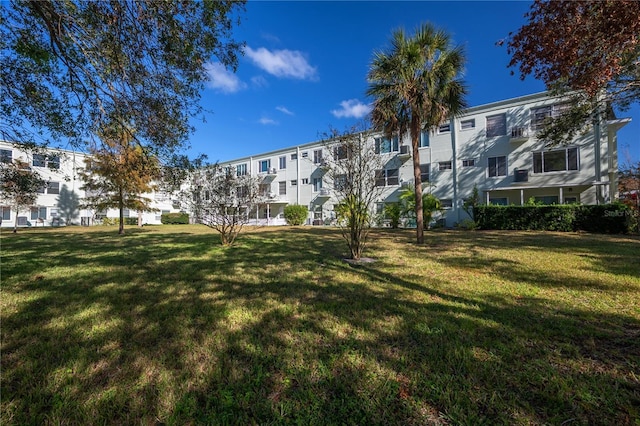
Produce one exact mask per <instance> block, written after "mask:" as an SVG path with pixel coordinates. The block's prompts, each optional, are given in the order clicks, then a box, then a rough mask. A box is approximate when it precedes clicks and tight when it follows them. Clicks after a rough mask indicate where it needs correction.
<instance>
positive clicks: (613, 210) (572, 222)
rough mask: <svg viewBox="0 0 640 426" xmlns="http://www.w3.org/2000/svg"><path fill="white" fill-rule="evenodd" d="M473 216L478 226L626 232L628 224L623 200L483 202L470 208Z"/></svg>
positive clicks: (627, 231) (626, 208)
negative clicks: (591, 202) (600, 202)
mask: <svg viewBox="0 0 640 426" xmlns="http://www.w3.org/2000/svg"><path fill="white" fill-rule="evenodd" d="M474 217H475V218H476V222H477V224H478V227H479V228H480V229H505V230H531V231H564V232H568V231H588V232H598V233H603V234H622V233H629V231H630V224H631V220H630V219H631V215H630V212H629V208H628V207H627V206H625V205H623V204H605V205H599V206H583V205H578V204H564V205H551V206H540V205H525V206H494V205H488V206H485V205H483V206H476V207H475V208H474Z"/></svg>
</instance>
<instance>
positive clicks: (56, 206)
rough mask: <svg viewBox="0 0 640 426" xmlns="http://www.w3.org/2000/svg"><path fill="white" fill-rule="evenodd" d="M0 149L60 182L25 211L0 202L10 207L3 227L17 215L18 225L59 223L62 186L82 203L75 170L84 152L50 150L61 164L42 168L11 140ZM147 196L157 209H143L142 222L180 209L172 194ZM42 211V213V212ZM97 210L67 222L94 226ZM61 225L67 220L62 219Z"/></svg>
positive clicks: (115, 215) (82, 162) (10, 224)
mask: <svg viewBox="0 0 640 426" xmlns="http://www.w3.org/2000/svg"><path fill="white" fill-rule="evenodd" d="M0 149H3V150H10V151H11V156H12V159H13V160H16V159H17V160H21V161H23V162H25V163H26V164H28V165H29V166H30V167H31V169H32V170H33V171H35V172H37V173H38V174H39V175H40V177H41V178H42V179H44V180H45V181H47V182H57V183H58V184H59V186H58V187H59V191H58V193H57V194H56V193H49V192H50V191H49V189H46V190H45V193H44V194H40V195H38V199H37V201H36V204H35V205H34V206H32V207H31V208H28V209H26V210H25V211H20V212H19V214H18V215H16V212H15V210H14V208H13V206H9V205H6V204H5V203H2V202H0V207H2V209H3V210H4V209H9V210H10V213H9V215H8V216H9V218H8V219H7V218H6V216H5V219H3V220H2V223H1V224H0V226H2V227H3V228H4V227H11V228H13V226H14V224H15V221H16V218H20V220H19V224H18V226H52V225H57V224H59V223H61V222H59V221H58V218H59V217H61V216H63V214H62V211H61V210H62V209H61V207H62V206H61V205H60V201H61V200H60V192H62V191H63V190H65V189H66V190H67V191H69V192H72V193H74V194H75V195H76V196H77V197H78V198H79V200H80V203H82V202H83V199H84V198H85V191H84V190H82V189H81V188H82V186H83V183H82V181H81V179H80V177H79V176H78V170H79V169H82V168H84V165H85V158H86V154H84V153H80V152H75V151H69V150H61V149H50V150H48V151H47V154H51V155H56V156H58V157H59V158H60V167H59V169H57V170H54V169H51V168H49V167H46V165H45V167H40V166H35V165H34V162H33V154H31V153H30V152H28V151H24V150H22V149H20V148H19V147H17V146H15V145H13V144H11V143H8V142H5V141H0ZM63 188H64V189H63ZM146 196H147V197H149V198H151V199H152V200H153V202H152V207H154V208H157V209H158V211H157V212H143V213H142V223H143V224H154V225H156V224H160V214H161V213H162V211H166V212H177V211H179V209H175V208H174V206H173V203H172V200H171V197H169V196H166V195H165V194H163V193H152V194H146ZM35 208H37V209H38V210H37V214H36V213H35V211H34V212H33V214H32V210H33V209H35ZM41 213H45V214H44V215H43V214H41ZM96 213H97V212H96V211H95V210H89V209H79V210H78V211H77V217H75V218H73V219H72V220H71V221H70V223H68V225H93V224H96V223H99V220H96ZM36 216H37V217H36ZM106 217H108V218H118V217H119V212H118V210H116V209H109V210H108V211H107V212H106ZM129 217H135V218H137V217H138V212H136V211H129ZM40 219H42V220H40ZM62 224H67V223H64V222H62Z"/></svg>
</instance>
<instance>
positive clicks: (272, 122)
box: [258, 117, 278, 126]
mask: <svg viewBox="0 0 640 426" xmlns="http://www.w3.org/2000/svg"><path fill="white" fill-rule="evenodd" d="M258 123H260V124H264V125H265V126H268V125H275V124H278V122H277V121H276V120H272V119H270V118H267V117H262V118H261V119H260V120H258Z"/></svg>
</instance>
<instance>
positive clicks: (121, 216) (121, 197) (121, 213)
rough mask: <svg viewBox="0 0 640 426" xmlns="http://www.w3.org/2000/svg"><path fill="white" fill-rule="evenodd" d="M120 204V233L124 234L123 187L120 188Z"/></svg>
mask: <svg viewBox="0 0 640 426" xmlns="http://www.w3.org/2000/svg"><path fill="white" fill-rule="evenodd" d="M119 204H120V205H119V206H118V210H120V226H119V227H118V234H119V235H123V234H124V199H123V192H122V189H120V201H119Z"/></svg>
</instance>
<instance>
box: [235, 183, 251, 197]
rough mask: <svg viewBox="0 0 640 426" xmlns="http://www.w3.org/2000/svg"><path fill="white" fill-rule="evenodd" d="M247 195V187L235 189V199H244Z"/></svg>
mask: <svg viewBox="0 0 640 426" xmlns="http://www.w3.org/2000/svg"><path fill="white" fill-rule="evenodd" d="M248 195H249V187H248V186H246V185H243V186H238V187H236V197H238V198H245V197H247V196H248Z"/></svg>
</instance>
